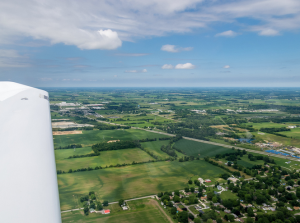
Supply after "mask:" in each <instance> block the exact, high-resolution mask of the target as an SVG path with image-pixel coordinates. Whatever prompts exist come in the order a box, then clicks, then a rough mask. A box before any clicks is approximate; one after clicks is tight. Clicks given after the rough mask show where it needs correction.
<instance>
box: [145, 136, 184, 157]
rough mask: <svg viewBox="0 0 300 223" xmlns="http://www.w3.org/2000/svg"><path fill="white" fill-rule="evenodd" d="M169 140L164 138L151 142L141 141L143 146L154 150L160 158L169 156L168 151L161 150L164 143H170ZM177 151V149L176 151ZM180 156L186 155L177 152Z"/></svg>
mask: <svg viewBox="0 0 300 223" xmlns="http://www.w3.org/2000/svg"><path fill="white" fill-rule="evenodd" d="M168 143H169V140H162V141H151V142H143V143H141V144H142V146H143V147H144V148H146V149H148V150H149V151H151V152H153V153H154V155H156V156H158V157H159V158H167V157H169V156H168V155H167V154H166V153H164V152H163V151H161V150H160V147H161V146H162V145H165V146H166V145H168ZM176 152H177V151H176ZM176 154H177V156H178V157H181V156H184V155H183V154H182V153H179V152H177V153H176Z"/></svg>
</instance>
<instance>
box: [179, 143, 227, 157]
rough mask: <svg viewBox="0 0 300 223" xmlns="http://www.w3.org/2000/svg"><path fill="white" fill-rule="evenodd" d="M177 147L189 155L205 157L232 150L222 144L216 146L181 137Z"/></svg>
mask: <svg viewBox="0 0 300 223" xmlns="http://www.w3.org/2000/svg"><path fill="white" fill-rule="evenodd" d="M175 147H176V148H178V149H180V150H182V151H184V152H185V153H186V154H187V155H189V156H195V157H197V156H199V154H200V157H201V158H203V157H206V156H210V157H212V156H215V155H216V154H222V153H228V152H232V150H231V149H227V148H224V147H220V146H215V145H212V144H207V143H201V142H196V141H191V140H187V139H181V140H179V141H177V142H176V143H175Z"/></svg>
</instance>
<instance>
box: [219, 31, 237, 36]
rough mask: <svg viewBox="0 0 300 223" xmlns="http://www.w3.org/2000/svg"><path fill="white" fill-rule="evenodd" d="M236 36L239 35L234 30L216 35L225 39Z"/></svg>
mask: <svg viewBox="0 0 300 223" xmlns="http://www.w3.org/2000/svg"><path fill="white" fill-rule="evenodd" d="M236 35H237V33H236V32H234V31H232V30H228V31H225V32H222V33H218V34H216V36H225V37H235V36H236Z"/></svg>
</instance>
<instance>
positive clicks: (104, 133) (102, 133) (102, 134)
mask: <svg viewBox="0 0 300 223" xmlns="http://www.w3.org/2000/svg"><path fill="white" fill-rule="evenodd" d="M159 137H165V135H161V134H157V133H152V132H147V131H141V130H136V129H128V130H94V131H93V130H91V131H83V134H80V135H59V136H58V135H56V136H53V139H54V147H58V146H67V145H70V144H83V145H85V146H91V145H92V144H95V143H99V142H107V141H109V140H118V139H119V140H133V139H136V140H137V139H145V138H159Z"/></svg>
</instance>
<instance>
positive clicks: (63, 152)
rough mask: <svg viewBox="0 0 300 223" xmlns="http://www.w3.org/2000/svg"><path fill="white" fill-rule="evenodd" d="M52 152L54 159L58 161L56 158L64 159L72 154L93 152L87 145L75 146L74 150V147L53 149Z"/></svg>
mask: <svg viewBox="0 0 300 223" xmlns="http://www.w3.org/2000/svg"><path fill="white" fill-rule="evenodd" d="M54 152H55V160H56V161H58V160H64V159H66V158H68V157H69V156H73V155H85V154H88V153H91V152H93V150H92V148H91V147H90V146H88V147H83V148H75V151H74V149H59V150H55V151H54Z"/></svg>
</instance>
